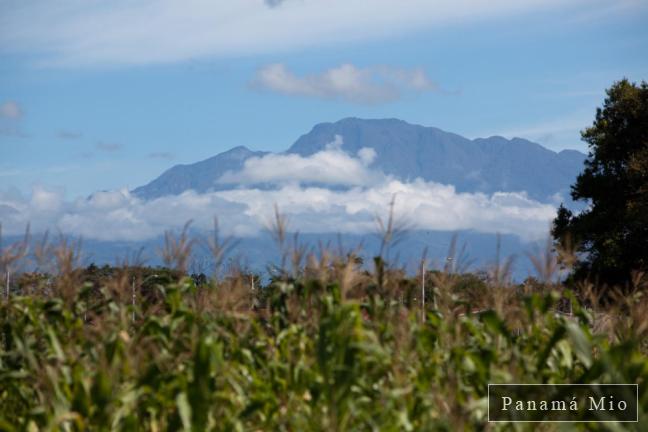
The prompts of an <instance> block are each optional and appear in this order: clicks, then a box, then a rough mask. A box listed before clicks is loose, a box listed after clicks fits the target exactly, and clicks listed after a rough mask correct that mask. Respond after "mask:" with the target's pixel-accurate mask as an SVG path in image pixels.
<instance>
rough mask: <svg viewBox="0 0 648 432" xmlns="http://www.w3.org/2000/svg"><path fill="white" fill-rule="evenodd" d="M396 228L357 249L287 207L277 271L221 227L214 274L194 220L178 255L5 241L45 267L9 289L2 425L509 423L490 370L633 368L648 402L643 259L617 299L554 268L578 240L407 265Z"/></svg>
mask: <svg viewBox="0 0 648 432" xmlns="http://www.w3.org/2000/svg"><path fill="white" fill-rule="evenodd" d="M384 227H385V231H384V232H383V238H384V239H385V240H384V243H383V249H382V251H381V254H380V255H379V256H376V257H375V259H374V261H373V262H372V263H362V262H361V260H360V259H359V258H358V255H357V252H358V251H342V250H338V251H335V252H334V248H327V247H324V246H322V247H319V248H317V249H316V250H311V249H309V248H307V247H304V246H302V245H300V244H299V241H298V239H296V238H295V240H294V241H293V240H291V239H290V238H289V236H288V234H287V229H286V227H285V220H283V219H282V218H281V216H280V215H278V217H277V224H276V226H275V234H276V240H277V243H278V246H279V248H280V250H281V251H282V256H283V260H281V262H280V264H279V265H278V266H276V267H275V268H273V269H272V274H274V275H275V276H274V277H273V278H272V280H270V281H269V282H266V283H263V284H262V283H261V280H260V279H259V277H258V275H254V274H251V273H249V272H245V271H242V270H241V269H240V268H237V267H236V266H234V265H229V266H222V261H223V257H224V252H225V250H226V249H227V246H228V245H227V242H221V241H219V240H218V237H217V236H215V237H214V239H212V241H211V242H210V246H211V250H212V252H213V256H214V272H213V275H211V276H210V277H206V276H205V275H195V274H194V275H190V274H189V272H188V270H187V269H188V267H189V264H190V260H191V249H192V247H193V246H195V241H196V240H192V239H190V238H189V236H188V235H187V234H186V232H184V233H183V234H182V235H180V236H178V237H174V236H172V235H168V236H167V241H166V247H165V249H164V250H163V251H161V252H162V255H163V257H164V258H165V262H166V264H167V266H166V267H164V268H150V267H144V266H141V265H138V264H137V263H123V265H120V266H114V267H108V266H105V267H96V266H94V265H92V266H89V267H85V268H82V267H79V266H78V257H79V255H78V254H79V249H78V248H77V247H76V245H75V244H72V243H70V242H68V241H65V240H63V241H61V242H59V243H54V244H48V243H46V242H44V243H42V244H41V245H40V246H39V247H37V248H35V250H32V251H29V250H28V248H27V247H26V244H22V245H21V244H16V245H12V246H8V247H6V248H4V249H3V262H4V263H5V264H7V263H8V262H10V261H11V262H12V265H14V266H15V265H17V263H18V262H19V261H20V260H29V259H31V260H32V261H38V263H39V267H38V268H39V269H41V270H40V271H35V272H29V273H23V274H22V275H21V276H20V277H19V278H14V281H15V282H14V283H13V285H12V290H11V292H8V293H5V298H4V299H3V301H2V302H1V303H0V328H1V333H0V407H1V409H0V430H6V431H22V430H28V431H36V430H69V431H80V430H132V431H136V430H154V431H161V430H193V431H202V430H285V431H302V430H322V431H332V430H335V431H345V430H376V431H378V430H380V431H388V430H394V431H396V430H399V431H400V430H411V431H414V430H415V431H420V430H448V431H457V430H508V429H512V427H511V425H510V424H509V425H506V424H494V423H488V422H487V399H486V396H487V391H488V387H487V385H488V383H496V382H502V383H507V382H524V383H591V382H598V383H639V384H640V386H639V389H640V394H639V397H640V416H641V417H643V415H644V412H645V410H646V408H647V407H648V393H646V386H645V383H646V379H647V378H648V357H646V352H647V350H648V344H647V340H648V339H647V338H646V336H647V335H648V316H646V314H645V311H646V310H648V308H647V306H648V302H647V300H646V297H645V292H646V278H645V277H644V276H643V275H640V274H637V275H635V279H634V281H633V286H631V287H625V288H624V290H619V291H618V294H614V295H612V297H613V298H614V301H609V299H610V298H611V294H610V293H611V292H613V291H611V290H610V289H607V290H606V291H605V292H606V295H605V298H606V299H608V300H603V299H602V297H601V295H600V292H599V291H597V290H596V287H595V286H593V285H591V284H588V283H579V284H578V285H573V286H571V287H569V288H568V287H566V286H564V285H563V284H561V283H560V282H559V277H558V273H559V271H560V267H559V264H558V263H559V262H562V263H563V264H564V263H568V262H570V260H569V259H568V257H567V256H566V255H565V253H562V255H560V254H556V253H552V252H551V249H548V251H547V253H546V254H544V255H543V256H540V257H533V258H532V259H533V262H534V265H535V266H536V269H537V277H535V278H529V279H528V280H527V281H525V282H524V283H521V284H515V283H513V282H512V281H511V279H510V277H509V274H510V262H509V261H503V262H500V263H495V264H494V265H493V267H492V268H490V270H489V271H488V272H482V273H480V274H471V273H463V272H461V271H459V270H460V267H461V266H460V265H459V263H460V261H461V256H460V254H457V253H455V249H454V248H452V249H451V250H450V251H449V256H448V259H447V260H446V261H445V263H444V265H443V266H441V267H438V268H437V269H436V270H433V271H427V272H425V273H423V272H422V271H421V272H419V274H418V275H407V274H406V273H405V272H404V271H403V270H402V269H401V268H399V267H398V266H397V265H395V263H391V262H389V260H388V259H386V257H388V256H389V247H390V243H391V242H392V241H393V240H395V239H396V237H397V235H396V233H395V231H396V230H395V229H394V228H393V225H392V224H391V222H390V223H387V224H385V225H384ZM32 264H33V263H32ZM426 267H427V266H423V265H422V266H421V269H424V268H426ZM45 269H49V270H47V271H45ZM423 284H424V285H425V298H424V301H422V300H423V298H422V292H423V291H422V288H423ZM621 292H623V294H621ZM531 425H533V424H531ZM575 425H576V426H575V427H576V428H581V429H583V430H607V429H609V428H611V427H613V428H614V429H616V430H626V429H629V430H641V426H640V425H641V424H635V423H624V424H617V425H615V424H610V423H602V424H594V423H591V424H587V423H582V424H575ZM601 425H605V427H602V426H601ZM517 426H518V427H516V428H515V429H516V430H526V429H529V430H531V429H534V430H535V429H537V427H536V426H533V427H528V426H529V425H528V424H527V425H526V426H525V425H517ZM622 426H623V427H622ZM543 429H544V430H554V429H556V428H555V427H554V426H553V425H551V424H546V425H544V426H543Z"/></svg>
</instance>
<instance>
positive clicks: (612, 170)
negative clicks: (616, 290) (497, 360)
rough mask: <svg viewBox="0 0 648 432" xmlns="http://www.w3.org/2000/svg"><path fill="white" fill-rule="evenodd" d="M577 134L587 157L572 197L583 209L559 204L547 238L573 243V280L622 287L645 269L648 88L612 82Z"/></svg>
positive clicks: (647, 266) (647, 255)
mask: <svg viewBox="0 0 648 432" xmlns="http://www.w3.org/2000/svg"><path fill="white" fill-rule="evenodd" d="M581 135H582V138H583V140H584V141H586V142H587V143H588V145H589V155H588V159H587V161H586V162H585V169H584V171H583V172H582V173H581V174H580V175H579V176H578V178H577V180H576V183H575V184H574V185H572V190H571V196H572V198H573V199H574V200H576V201H585V202H586V203H587V204H588V207H587V208H586V209H585V210H584V211H582V212H580V213H578V214H573V213H572V212H571V211H570V210H568V209H566V208H565V207H564V206H562V205H561V207H560V208H559V211H558V215H557V217H556V219H555V220H554V223H553V229H552V235H553V237H554V239H555V241H556V242H557V243H559V244H561V245H562V246H565V242H573V244H575V245H578V246H577V251H578V252H579V254H578V255H579V261H578V262H577V265H576V268H575V271H574V273H573V275H572V277H574V278H576V279H584V278H591V279H595V280H598V282H599V283H602V284H607V285H621V286H624V285H626V284H627V283H628V282H629V281H630V278H631V274H632V272H633V271H647V270H648V84H647V83H646V82H645V81H642V82H641V85H636V84H635V83H631V82H629V81H628V80H627V79H623V80H621V81H618V82H616V83H614V84H613V85H612V87H611V88H610V89H608V90H607V97H606V99H605V102H604V104H603V108H598V109H597V111H596V119H595V121H594V123H593V125H592V126H591V127H589V128H587V129H586V130H584V131H583V132H581Z"/></svg>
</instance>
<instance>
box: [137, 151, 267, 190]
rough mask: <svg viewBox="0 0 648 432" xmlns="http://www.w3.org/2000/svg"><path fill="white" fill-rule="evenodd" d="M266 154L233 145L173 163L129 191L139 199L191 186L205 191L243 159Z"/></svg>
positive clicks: (240, 164)
mask: <svg viewBox="0 0 648 432" xmlns="http://www.w3.org/2000/svg"><path fill="white" fill-rule="evenodd" d="M265 154H267V153H266V152H261V151H252V150H250V149H248V148H246V147H244V146H238V147H234V148H233V149H231V150H228V151H226V152H223V153H220V154H218V155H216V156H213V157H210V158H209V159H205V160H203V161H200V162H196V163H193V164H189V165H176V166H174V167H172V168H170V169H168V170H166V171H165V172H164V173H162V175H161V176H159V177H158V178H156V179H155V180H153V181H152V182H150V183H149V184H147V185H145V186H140V187H138V188H136V189H134V190H133V191H132V193H133V194H134V195H135V196H137V197H139V198H142V199H147V200H148V199H155V198H159V197H161V196H165V195H178V194H181V193H182V192H184V191H186V190H189V189H193V190H195V191H197V192H206V191H208V190H211V189H213V188H214V185H215V182H216V180H217V179H218V178H219V177H220V176H222V175H223V174H224V173H225V172H226V171H236V170H240V169H241V168H242V167H243V163H244V162H245V160H246V159H248V158H250V157H253V156H257V157H258V156H263V155H265Z"/></svg>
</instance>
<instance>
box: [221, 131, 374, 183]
mask: <svg viewBox="0 0 648 432" xmlns="http://www.w3.org/2000/svg"><path fill="white" fill-rule="evenodd" d="M342 145H343V140H342V137H340V136H339V135H336V137H335V140H334V141H333V142H331V143H329V144H328V145H327V146H326V148H325V150H322V151H319V152H317V153H315V154H313V155H311V156H307V157H305V156H300V155H298V154H294V153H292V154H268V155H265V156H262V157H252V158H249V159H247V160H246V161H245V163H244V165H243V169H242V170H240V171H237V172H232V171H228V172H226V173H225V174H223V176H222V177H221V178H220V179H218V180H217V181H218V183H222V184H238V185H255V184H261V183H266V184H267V183H272V184H275V185H276V184H291V183H318V184H327V185H332V186H341V185H342V186H360V185H369V184H372V183H375V182H377V181H378V180H380V179H381V178H383V177H384V176H383V175H382V173H379V172H377V171H375V170H371V169H369V165H370V164H371V163H372V162H373V160H374V158H375V156H376V152H375V150H374V149H371V148H362V149H361V150H360V151H359V152H358V157H357V158H355V157H353V156H351V155H349V154H347V153H345V152H344V151H343V150H342Z"/></svg>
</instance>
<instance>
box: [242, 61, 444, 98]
mask: <svg viewBox="0 0 648 432" xmlns="http://www.w3.org/2000/svg"><path fill="white" fill-rule="evenodd" d="M252 84H253V86H254V87H258V88H262V89H266V90H271V91H275V92H278V93H283V94H287V95H294V96H308V97H318V98H322V99H343V100H347V101H350V102H358V103H368V104H372V103H380V102H389V101H393V100H397V99H399V98H400V97H401V94H402V93H403V92H404V91H407V90H413V91H418V92H420V91H430V90H436V89H437V86H436V84H434V83H433V82H432V81H431V80H430V79H429V78H428V77H427V75H426V74H425V71H423V70H422V69H411V70H408V69H399V68H391V67H386V66H383V67H373V68H372V67H369V68H359V67H356V66H354V65H352V64H343V65H340V66H338V67H335V68H332V69H328V70H325V71H324V72H322V73H319V74H311V75H305V76H301V77H300V76H297V75H295V74H294V73H292V72H291V71H289V70H288V69H287V68H286V66H284V65H283V64H279V63H276V64H271V65H267V66H264V67H262V68H261V69H259V71H258V72H257V74H256V78H255V79H254V81H253V82H252Z"/></svg>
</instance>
